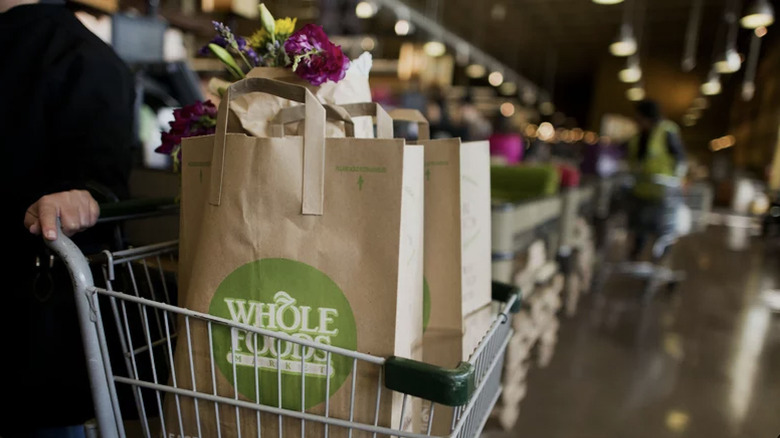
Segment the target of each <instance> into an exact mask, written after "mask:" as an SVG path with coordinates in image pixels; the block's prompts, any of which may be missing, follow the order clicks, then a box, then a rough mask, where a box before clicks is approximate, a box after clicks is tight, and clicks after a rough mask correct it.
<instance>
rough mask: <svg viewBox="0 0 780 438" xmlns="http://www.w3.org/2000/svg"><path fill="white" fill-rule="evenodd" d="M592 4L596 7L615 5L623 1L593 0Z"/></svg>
mask: <svg viewBox="0 0 780 438" xmlns="http://www.w3.org/2000/svg"><path fill="white" fill-rule="evenodd" d="M593 3H595V4H597V5H616V4H618V3H623V0H593Z"/></svg>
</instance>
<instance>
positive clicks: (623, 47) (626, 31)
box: [609, 23, 637, 56]
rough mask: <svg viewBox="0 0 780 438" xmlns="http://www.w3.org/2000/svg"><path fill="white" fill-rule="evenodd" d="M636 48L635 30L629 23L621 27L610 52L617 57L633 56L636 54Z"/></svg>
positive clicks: (610, 46)
mask: <svg viewBox="0 0 780 438" xmlns="http://www.w3.org/2000/svg"><path fill="white" fill-rule="evenodd" d="M636 48H637V43H636V38H634V28H633V27H632V26H631V25H630V24H628V23H623V24H622V25H621V26H620V34H618V38H617V40H615V42H613V43H612V44H610V45H609V52H610V53H612V54H613V55H615V56H631V55H633V54H634V53H636Z"/></svg>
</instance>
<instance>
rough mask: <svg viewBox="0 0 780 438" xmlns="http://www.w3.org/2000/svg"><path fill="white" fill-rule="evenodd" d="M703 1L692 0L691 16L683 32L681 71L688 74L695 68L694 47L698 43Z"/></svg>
mask: <svg viewBox="0 0 780 438" xmlns="http://www.w3.org/2000/svg"><path fill="white" fill-rule="evenodd" d="M703 5H704V0H694V1H693V4H692V5H691V14H690V16H689V17H688V27H687V28H686V30H685V49H684V50H683V58H682V69H683V71H685V72H689V71H691V70H693V68H694V67H696V45H697V44H698V42H699V27H700V26H701V11H702V6H703Z"/></svg>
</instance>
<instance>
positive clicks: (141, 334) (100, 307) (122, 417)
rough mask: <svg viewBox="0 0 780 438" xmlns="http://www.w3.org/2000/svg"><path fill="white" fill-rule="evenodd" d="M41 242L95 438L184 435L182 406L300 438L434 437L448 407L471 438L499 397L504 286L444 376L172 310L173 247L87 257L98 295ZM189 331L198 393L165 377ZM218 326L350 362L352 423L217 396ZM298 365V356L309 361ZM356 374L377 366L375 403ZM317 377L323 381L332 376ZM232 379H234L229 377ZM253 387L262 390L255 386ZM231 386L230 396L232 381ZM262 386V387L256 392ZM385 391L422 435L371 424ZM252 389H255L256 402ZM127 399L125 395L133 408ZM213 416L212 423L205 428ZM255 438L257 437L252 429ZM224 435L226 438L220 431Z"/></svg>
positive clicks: (70, 248) (79, 263)
mask: <svg viewBox="0 0 780 438" xmlns="http://www.w3.org/2000/svg"><path fill="white" fill-rule="evenodd" d="M47 243H48V245H49V246H50V247H51V248H52V250H53V251H54V252H55V253H56V254H58V255H59V257H60V258H61V259H62V260H63V262H64V263H65V265H66V266H67V267H68V270H69V272H70V274H71V278H72V281H73V286H74V291H75V294H76V302H77V310H78V313H79V320H80V322H81V333H82V337H83V341H84V349H85V354H86V357H87V364H88V371H89V377H90V385H91V389H92V392H93V401H94V405H95V411H96V422H97V428H98V430H99V434H100V436H102V437H125V436H127V435H128V434H127V429H126V426H128V424H132V425H133V426H134V427H138V428H139V429H140V432H141V434H142V435H143V436H146V437H152V436H155V437H158V436H163V437H171V436H174V437H183V436H185V434H184V433H183V432H184V430H185V429H184V424H183V421H184V419H183V418H182V411H181V404H180V402H181V401H182V400H184V399H188V400H192V401H193V403H194V406H195V412H196V413H198V412H202V415H203V416H205V415H206V412H207V411H208V412H210V413H212V414H211V415H213V412H216V413H217V416H219V414H218V413H219V412H220V410H234V411H235V419H236V422H237V423H238V422H239V419H240V418H243V419H244V420H246V419H247V418H249V419H254V418H256V419H257V422H258V423H259V422H260V418H261V414H262V415H263V419H264V420H265V421H267V418H269V415H271V416H272V417H271V418H275V419H276V420H277V421H278V422H279V423H278V424H279V425H281V424H282V422H283V421H285V422H286V423H285V424H289V419H295V421H296V422H299V426H297V427H299V430H296V431H294V434H296V435H297V434H298V433H300V436H311V435H312V433H311V432H310V431H311V430H313V429H314V428H312V427H310V425H312V424H317V425H318V427H317V430H323V436H325V437H326V438H327V437H328V434H329V432H330V433H331V434H332V435H333V434H334V432H336V431H338V432H339V434H345V431H346V433H348V436H349V437H352V436H353V433H354V436H371V437H376V436H396V437H408V438H415V437H424V436H430V435H431V426H432V424H433V421H434V414H435V412H436V411H437V409H438V410H440V411H441V410H452V418H451V421H450V425H451V426H450V433H449V435H448V436H450V437H475V436H478V435H479V433H480V432H481V430H482V428H483V427H484V425H485V422H486V421H487V418H488V416H489V414H490V412H491V410H492V408H493V405H494V404H495V402H496V400H497V399H498V397H499V395H500V393H501V372H502V368H503V366H502V365H503V362H504V354H505V350H506V346H507V343H508V342H509V339H510V337H511V335H512V324H511V322H510V321H509V319H510V318H511V313H513V312H515V311H517V310H518V309H519V298H518V294H517V291H516V289H515V288H512V287H509V286H506V285H501V284H494V285H493V297H494V300H500V302H501V303H500V310H499V311H498V314H497V316H496V318H495V320H494V321H493V323H492V325H491V326H490V329H489V330H488V332H487V333H486V334H485V336H484V338H483V339H482V341H481V342H480V343H479V345H478V347H477V348H476V350H475V351H474V352H473V354H472V355H471V357H470V358H469V360H468V361H467V362H462V363H460V364H459V366H458V367H456V368H455V369H444V368H440V367H436V366H433V365H429V364H425V363H422V362H418V361H413V360H409V359H404V358H400V357H387V358H385V357H377V356H373V355H369V354H363V353H359V352H356V351H350V350H345V349H342V348H337V347H333V346H328V345H323V344H319V343H314V342H309V341H306V340H303V339H299V338H296V337H292V336H289V335H287V334H284V333H279V332H274V331H269V330H265V329H260V328H257V327H253V326H249V325H245V324H240V323H235V322H233V321H230V320H227V319H223V318H219V317H216V316H212V315H209V314H205V313H200V312H195V311H191V310H188V309H185V308H181V307H177V306H176V305H173V304H171V303H173V302H174V301H172V298H171V297H172V296H174V295H175V292H176V291H175V290H174V288H175V282H172V278H173V277H174V275H173V274H172V273H171V271H172V270H171V269H169V268H168V266H167V265H168V264H170V263H171V262H172V261H173V260H174V257H175V254H176V253H177V251H178V245H177V242H175V241H173V242H167V243H161V244H156V245H151V246H146V247H142V248H134V249H128V250H123V251H117V252H104V253H103V254H102V255H100V256H97V257H91V258H90V261H91V262H92V263H93V265H94V264H99V265H100V268H101V270H102V272H103V275H104V277H105V280H106V286H105V287H96V286H95V283H94V281H93V277H92V271H91V270H90V265H89V261H88V259H87V258H86V257H85V256H84V255H83V254H82V253H81V252H80V250H79V249H78V248H77V247H76V246H75V245H74V244H73V242H72V241H71V240H70V239H68V238H67V237H65V236H63V235H62V234H60V237H59V238H58V239H57V240H56V241H53V242H47ZM121 273H124V277H125V278H124V283H125V286H124V288H125V292H120V291H117V290H115V289H116V286H117V285H118V284H120V276H121V275H120V274H121ZM494 305H495V304H494ZM195 324H203V325H205V326H206V327H207V328H208V333H209V349H210V355H211V379H212V380H211V381H212V385H211V386H209V387H207V388H204V387H202V385H201V386H200V387H197V388H196V387H195V374H194V371H192V375H191V376H189V377H191V380H192V381H191V382H189V383H190V385H182V383H184V382H183V381H181V380H178V381H177V377H178V379H181V376H180V375H179V376H177V373H175V372H173V370H174V351H175V350H176V344H177V343H182V342H183V343H186V345H187V348H183V349H182V348H180V349H181V350H182V351H184V352H189V357H188V360H189V364H190V370H194V367H193V355H192V351H193V350H192V327H193V326H194V325H195ZM177 329H178V331H177ZM220 329H221V330H225V329H227V330H231V333H232V330H243V331H246V332H248V333H253V334H255V335H260V336H266V337H267V338H270V339H273V340H274V341H275V342H277V348H279V349H281V343H282V342H287V343H292V344H295V345H297V346H298V347H299V348H300V349H301V350H302V351H303V352H306V351H307V349H311V350H313V351H316V352H319V353H318V354H324V355H326V356H327V357H328V358H335V357H342V358H346V359H347V360H349V361H351V363H352V373H351V397H350V407H349V415H348V416H344V417H343V418H342V417H336V416H333V415H329V406H328V403H329V402H328V401H327V400H326V401H325V408H324V414H313V413H311V412H307V411H305V410H304V409H303V408H301V409H300V410H292V409H288V408H285V407H283V405H282V400H281V396H279V397H278V398H279V400H278V404H277V405H275V406H272V405H268V404H260V403H256V402H252V401H250V400H247V399H246V398H243V397H240V396H239V395H238V393H237V392H236V393H235V394H230V395H225V394H218V393H217V390H216V383H215V373H217V372H218V371H215V367H214V345H213V344H212V334H213V333H214V332H215V331H216V330H220ZM255 339H257V338H256V336H255ZM180 347H181V346H180ZM231 354H232V347H231ZM301 356H302V357H303V356H305V353H304V354H301ZM254 363H255V376H257V368H258V366H257V363H258V362H257V359H255V362H254ZM326 363H327V366H328V367H330V364H331V361H330V360H328V361H326ZM280 364H281V361H278V360H277V361H276V367H277V377H278V379H277V381H278V387H279V388H281V386H282V370H281V365H280ZM302 365H303V359H302ZM233 366H234V367H235V365H233ZM364 367H374V368H376V369H377V375H378V379H377V382H376V386H375V391H374V394H375V395H372V397H371V399H366V398H364V399H362V400H356V397H355V393H356V391H355V384H356V379H355V375H356V374H357V369H358V368H360V369H361V370H363V369H364ZM302 369H304V370H305V367H303V366H302ZM325 375H330V370H329V369H328V370H327V371H326V373H325ZM233 376H234V377H233V378H234V379H235V378H236V377H235V376H236V373H235V372H234V373H233ZM305 376H306V372H305V371H304V372H303V373H302V375H301V388H304V387H305V385H308V384H311V383H310V382H309V381H308V380H307V379H306V377H305ZM324 380H325V382H324V383H323V384H324V385H329V384H330V379H324ZM255 382H258V380H257V377H256V380H255ZM233 383H234V385H233V386H234V387H236V385H235V383H236V382H235V381H234V382H233ZM255 384H257V383H255ZM187 388H193V389H187ZM194 388H196V389H194ZM258 389H259V390H262V388H258ZM387 391H390V392H394V393H398V394H402V397H403V408H402V413H401V422H403V418H404V414H405V413H406V411H407V409H412V408H411V406H419V405H420V404H419V403H418V404H413V403H412V399H413V398H419V399H422V400H423V402H422V406H423V409H422V411H424V412H426V414H425V415H424V416H423V415H421V418H425V419H427V423H425V422H422V423H421V424H420V428H419V430H414V431H411V432H410V431H408V428H407V430H403V429H404V428H403V427H402V424H401V422H399V424H398V428H394V427H393V426H395V425H392V426H388V425H380V424H379V421H378V419H379V414H380V412H379V409H380V399H381V398H382V395H383V393H384V394H385V395H386V394H387ZM260 392H261V391H256V392H255V393H256V394H257V395H258V397H259V395H260ZM128 393H129V394H131V395H129V397H130V402H129V403H128V400H127V399H128ZM325 393H326V394H327V393H330V392H329V388H326V392H325ZM362 393H363V394H365V392H362ZM123 394H124V395H123ZM279 394H281V392H280V393H279ZM304 396H305V391H304V390H303V389H302V390H301V397H302V398H303V397H304ZM166 398H167V399H168V400H166ZM170 400H174V401H175V406H176V409H174V410H172V411H173V414H171V410H166V409H165V406H166V405H168V404H169V401H170ZM356 404H360V406H361V407H363V406H366V405H373V406H374V411H375V415H374V421H373V422H360V421H356V419H355V417H354V415H353V413H354V411H355V406H356ZM301 405H303V403H301ZM439 406H446V407H447V408H441V407H439ZM199 407H200V409H199ZM410 413H411V412H410ZM170 415H174V416H176V417H178V418H173V419H172V418H167V420H168V421H166V416H170ZM415 415H416V413H415ZM217 418H219V417H217ZM213 419H214V417H213V416H212V417H211V420H212V421H213ZM202 420H205V419H204V418H202V416H201V415H200V414H198V416H197V419H196V423H197V424H196V426H197V430H198V436H199V437H201V436H203V435H202V434H201V433H200V430H201V421H202ZM216 424H217V426H216V427H217V432H218V433H217V435H218V436H223V433H222V431H221V429H220V428H219V427H220V426H219V425H220V422H219V421H216ZM171 425H173V426H171ZM190 426H192V425H190ZM237 426H238V428H237V430H238V433H237V436H241V428H240V424H237ZM192 427H194V426H192ZM307 428H308V429H307ZM171 429H172V430H171ZM257 430H258V431H259V430H260V427H259V424H258V427H257ZM93 432H94V430H93ZM285 432H288V434H289V433H290V432H291V431H290V430H289V429H285V428H283V427H278V436H279V438H283V436H284V435H285ZM253 434H254V433H253ZM131 435H132V434H131ZM258 435H259V433H258ZM224 436H228V435H227V434H224Z"/></svg>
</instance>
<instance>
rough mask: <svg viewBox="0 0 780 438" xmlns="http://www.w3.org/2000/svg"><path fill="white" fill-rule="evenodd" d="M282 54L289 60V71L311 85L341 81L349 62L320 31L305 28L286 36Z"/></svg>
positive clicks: (310, 25)
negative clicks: (290, 67)
mask: <svg viewBox="0 0 780 438" xmlns="http://www.w3.org/2000/svg"><path fill="white" fill-rule="evenodd" d="M284 50H285V52H287V55H289V57H290V58H291V59H293V60H294V61H293V71H295V73H297V74H298V76H300V77H301V78H303V79H306V80H307V81H309V82H310V83H311V84H312V85H322V84H323V83H325V82H326V81H333V82H338V81H340V80H342V79H344V76H346V74H347V69H348V68H349V58H347V56H346V55H344V53H343V52H342V51H341V46H337V45H335V44H333V43H332V42H331V41H330V40H329V39H328V36H327V35H326V34H325V31H324V30H322V27H320V26H317V25H315V24H307V25H306V26H303V28H301V29H300V30H299V31H297V32H295V33H294V34H292V35H290V38H288V39H287V41H285V43H284Z"/></svg>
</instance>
